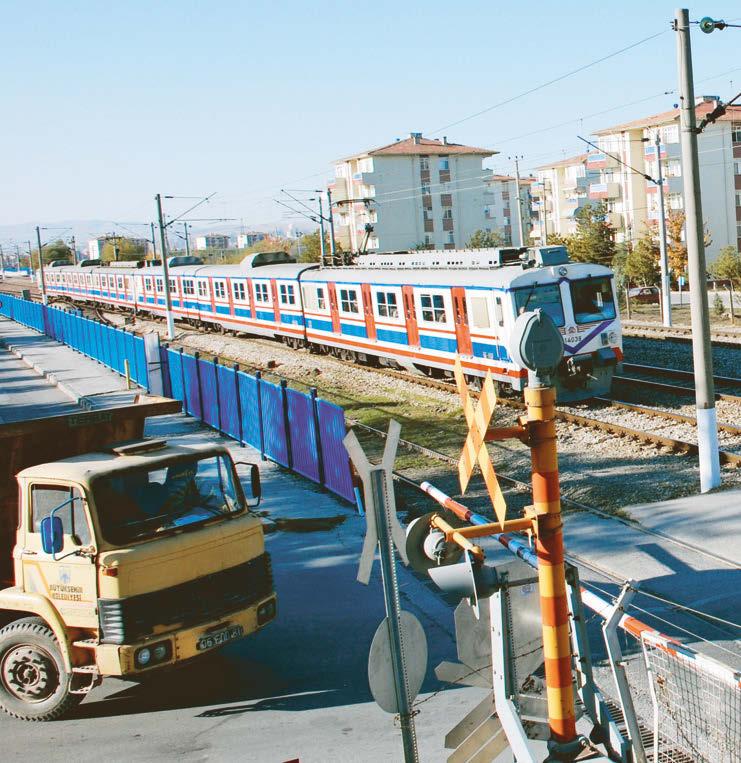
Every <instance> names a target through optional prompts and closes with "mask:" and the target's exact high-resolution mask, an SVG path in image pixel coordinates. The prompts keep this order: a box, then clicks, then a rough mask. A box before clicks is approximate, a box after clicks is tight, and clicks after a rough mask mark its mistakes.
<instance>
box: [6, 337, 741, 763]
mask: <svg viewBox="0 0 741 763" xmlns="http://www.w3.org/2000/svg"><path fill="white" fill-rule="evenodd" d="M0 323H1V322H0ZM26 333H27V334H29V335H32V334H33V332H28V331H27V332H26ZM73 356H74V357H73ZM78 358H80V356H78V355H77V354H76V353H73V352H72V351H71V350H68V349H64V348H56V349H53V348H52V350H51V353H50V354H49V355H48V356H47V361H46V362H48V363H49V365H50V367H51V365H52V364H54V363H56V365H57V366H60V367H66V368H68V370H69V369H74V368H77V367H78V366H77V363H78V360H77V359H78ZM96 368H97V376H100V377H111V378H110V379H109V380H108V383H110V384H113V383H114V382H115V381H116V378H114V377H115V375H114V374H112V373H110V372H108V371H105V370H104V369H102V367H101V366H99V365H97V364H96ZM51 370H53V369H51ZM76 383H77V385H78V388H77V392H79V393H82V394H85V389H86V387H85V384H84V383H82V382H80V381H79V379H78V381H77V382H76ZM95 383H96V384H99V383H100V381H99V380H96V381H95ZM0 415H2V410H1V409H0ZM147 434H149V435H152V436H163V435H166V436H168V437H172V436H177V437H183V438H187V439H198V440H202V439H204V438H214V437H217V435H215V434H214V433H212V432H210V431H208V430H205V429H204V428H202V427H200V426H199V425H198V424H197V423H196V422H194V421H193V420H191V419H187V418H185V417H182V416H168V417H162V418H161V419H156V420H150V422H149V423H148V429H147ZM231 447H233V449H234V451H235V453H238V454H239V456H240V459H241V460H259V455H258V454H256V453H255V452H254V451H252V450H251V449H248V448H240V447H238V446H236V445H234V444H233V443H232V445H231ZM261 474H262V477H263V484H264V494H265V499H264V501H263V504H262V506H261V507H260V510H261V511H264V513H265V519H266V522H267V524H268V526H269V528H270V529H272V530H273V532H271V533H270V534H269V535H268V539H267V544H268V550H269V551H270V553H271V555H272V558H273V567H274V572H275V580H276V589H277V591H278V595H279V616H278V619H277V620H276V621H275V622H274V623H272V624H271V625H270V626H269V627H267V628H266V629H265V630H264V631H263V632H261V633H259V634H257V635H256V636H254V637H252V638H248V639H245V640H244V641H242V642H239V643H237V644H234V645H230V646H229V647H227V648H225V649H224V650H222V651H220V652H218V653H213V654H211V655H209V656H208V657H206V658H205V659H204V660H203V661H201V662H200V663H198V664H196V665H194V666H192V667H190V668H188V669H185V670H183V671H180V672H177V673H173V674H170V675H166V676H162V677H160V678H158V679H156V680H152V681H151V682H149V683H147V684H146V685H135V684H131V683H124V682H120V681H115V680H108V681H105V682H104V684H103V685H102V686H101V687H99V688H98V689H96V690H95V692H94V693H93V694H92V695H91V696H90V697H89V698H88V699H86V701H85V702H84V703H83V704H82V705H81V707H80V708H79V710H78V711H77V712H76V714H75V715H74V716H72V717H71V718H69V719H68V720H64V721H59V722H56V723H52V724H45V725H31V724H22V723H20V722H16V721H13V720H11V719H9V718H6V717H0V735H1V737H2V739H3V753H4V759H7V760H21V759H24V760H26V759H29V758H31V759H43V760H48V761H56V760H60V761H61V760H67V759H69V758H70V757H72V756H73V757H74V758H75V759H76V760H79V761H96V763H99V761H100V760H101V758H103V757H105V758H106V759H108V760H115V761H118V760H127V761H150V760H152V761H154V760H158V761H159V760H175V759H177V760H184V761H201V760H210V761H222V760H250V761H268V762H273V761H274V762H276V763H280V762H281V761H287V760H291V759H294V758H300V759H301V761H303V762H305V761H322V762H324V761H369V762H370V761H397V760H401V758H402V756H401V745H400V736H399V731H398V729H397V728H395V726H394V723H393V719H392V718H391V716H389V715H387V714H385V713H383V712H382V711H381V710H380V709H379V708H378V707H377V706H376V705H375V704H374V703H373V702H372V699H371V697H370V694H369V690H368V684H367V676H366V660H367V652H368V647H369V644H370V640H371V638H372V635H373V633H374V631H375V629H376V627H377V625H378V623H379V622H380V620H381V618H382V617H383V614H384V613H383V601H382V593H381V587H380V579H379V571H378V567H377V566H376V568H375V570H374V575H373V579H372V580H371V583H370V585H369V586H367V587H366V586H363V585H360V584H359V583H357V582H356V580H355V576H356V573H357V561H358V556H359V553H360V545H361V543H362V537H363V533H364V520H363V519H362V518H361V517H359V516H357V514H356V513H355V511H354V510H353V508H352V507H350V506H348V505H346V504H344V503H342V502H341V501H339V500H337V499H335V498H334V497H332V496H331V495H328V494H326V493H323V492H321V491H320V490H319V489H318V488H316V487H315V486H314V485H312V484H310V483H308V482H306V481H305V480H303V479H301V478H299V477H296V476H294V475H291V474H288V473H287V472H285V471H284V470H282V469H280V468H279V467H277V466H275V465H273V464H271V463H268V462H262V463H261ZM738 498H739V497H738V495H737V494H733V493H723V494H718V495H717V496H713V497H711V499H708V498H706V497H703V498H696V499H693V500H688V501H687V502H672V505H661V504H653V505H652V504H647V505H645V506H640V507H630V508H629V513H630V515H631V516H632V517H634V518H635V519H638V520H640V521H641V522H643V523H644V524H645V525H647V526H650V527H653V528H655V529H656V530H659V531H664V532H669V531H671V530H672V528H677V532H678V533H682V537H686V538H687V539H690V538H691V539H692V541H693V542H696V543H698V544H701V543H702V542H703V538H709V539H711V540H712V541H713V543H712V545H713V546H714V547H717V548H719V549H722V552H723V554H724V555H725V556H727V557H728V558H729V561H730V562H731V563H719V562H717V561H714V560H711V559H709V558H708V557H705V556H703V555H702V554H699V553H698V552H696V551H693V550H691V549H688V548H684V547H681V546H677V545H675V544H672V543H670V542H668V541H666V540H665V539H663V538H661V537H659V536H656V535H646V534H645V533H642V532H640V530H638V529H636V528H635V527H629V526H626V525H624V524H621V523H619V522H617V521H615V520H610V519H600V518H598V517H594V516H591V515H587V514H572V515H569V516H568V517H567V518H566V529H565V532H566V537H567V545H568V548H569V550H570V551H571V552H572V553H575V554H577V555H578V556H579V558H580V559H581V560H583V561H584V563H585V564H584V566H583V567H582V578H583V580H584V581H585V582H586V583H587V584H588V585H590V586H597V587H599V588H601V589H603V590H605V591H607V592H608V594H609V593H614V592H615V591H616V585H615V584H614V582H611V580H610V577H609V575H607V574H602V573H600V569H602V570H603V571H604V572H605V573H607V572H610V573H618V574H619V575H621V576H622V577H632V578H635V579H638V580H641V581H642V584H643V585H644V586H645V587H646V588H648V589H650V590H651V591H654V592H655V593H658V594H661V595H664V596H667V597H669V598H671V599H673V600H674V601H677V600H678V601H680V603H682V604H684V605H686V606H696V607H698V608H700V609H705V610H706V611H708V612H711V613H712V614H715V615H716V616H718V617H722V618H734V617H735V618H738V612H739V611H740V610H741V599H739V590H741V586H739V573H738V567H737V566H735V567H734V566H733V564H732V562H733V561H734V560H735V561H736V565H737V564H738V561H739V552H738V546H737V543H734V541H732V540H729V541H727V542H725V541H724V540H723V535H724V532H727V531H729V530H730V532H731V533H732V534H734V535H735V538H736V539H737V538H738V519H737V512H735V506H736V505H737V501H738ZM716 501H717V502H718V505H717V506H716V503H715V502H716ZM499 553H501V554H504V553H505V552H504V551H502V550H500V551H499ZM719 553H720V552H719ZM400 580H401V586H402V588H401V595H402V601H403V605H404V607H405V608H407V609H409V610H410V611H412V612H413V613H414V614H416V615H417V617H418V618H419V619H420V621H421V622H422V624H423V626H424V629H425V632H426V635H427V640H428V645H429V653H430V658H429V662H428V672H427V676H426V679H425V683H424V685H423V688H422V694H421V695H420V698H419V699H420V700H427V701H425V702H424V703H423V704H420V705H419V708H418V709H419V711H420V712H419V715H418V716H417V718H416V721H417V730H418V737H419V740H420V750H421V759H422V760H424V761H442V760H445V758H446V752H445V751H444V750H443V748H442V739H443V736H444V732H445V731H446V730H448V729H449V728H450V727H451V726H452V725H453V724H454V723H455V722H456V721H457V720H458V719H459V718H461V717H462V716H463V715H465V713H466V712H467V711H468V710H469V709H471V708H472V707H473V706H474V705H475V704H476V703H477V702H478V701H479V699H480V698H482V697H483V695H484V693H485V692H484V690H483V689H474V688H465V689H451V688H449V687H447V688H446V687H445V686H443V685H441V684H440V683H439V682H438V681H437V680H436V679H435V677H434V674H433V673H432V669H433V668H434V666H435V665H436V664H438V663H439V662H440V661H441V660H443V659H447V660H453V659H455V643H454V627H453V618H452V608H451V606H449V605H448V604H446V603H445V602H443V600H442V599H441V598H440V597H439V596H438V595H437V594H435V593H433V592H432V591H431V589H430V587H429V586H428V585H425V584H424V583H423V582H422V581H420V580H419V579H418V578H416V577H415V576H414V575H413V574H411V573H410V572H408V571H407V570H405V569H403V568H401V570H400ZM639 604H640V606H641V607H644V608H645V609H646V610H647V611H648V614H646V615H645V617H646V619H649V621H650V622H653V623H654V624H655V625H657V626H658V627H661V628H662V630H665V631H669V632H673V633H675V634H676V635H679V636H680V637H682V638H684V639H686V640H687V641H689V642H691V643H693V644H695V645H699V646H700V648H703V649H706V650H708V651H714V652H715V653H716V654H720V655H722V656H723V658H724V659H726V661H729V662H732V661H733V660H734V659H735V657H734V654H732V653H729V652H727V651H723V650H724V649H726V650H731V652H735V653H736V654H737V653H738V651H737V643H735V642H734V638H735V637H736V636H737V632H736V631H734V630H733V628H731V627H729V626H725V625H722V624H720V623H717V622H714V621H711V620H707V619H705V620H699V619H697V618H696V617H694V616H693V615H691V614H690V613H687V612H682V611H677V609H676V607H674V606H672V605H667V604H665V603H662V602H658V601H654V600H649V599H645V598H644V599H642V600H640V602H639ZM657 618H662V619H666V620H668V621H669V623H668V624H665V625H663V626H662V624H661V621H660V620H658V619H657ZM682 628H685V629H687V630H689V631H690V632H691V634H687V633H686V632H684V631H682V630H681V629H682ZM590 629H591V632H592V635H593V637H594V638H593V645H594V654H595V660H596V661H597V663H598V664H599V665H600V667H599V668H598V677H599V680H600V681H601V682H602V685H603V687H604V688H605V689H606V690H607V691H608V692H609V691H611V689H612V682H611V677H610V675H609V671H608V670H607V668H606V667H605V666H604V662H603V657H604V654H603V650H602V649H601V648H600V646H599V643H600V642H599V636H600V634H599V622H597V621H596V620H592V621H591V623H590ZM702 639H709V640H711V641H712V642H714V643H713V644H707V643H705V642H704V641H703V640H702ZM626 646H627V647H628V649H629V651H631V652H632V654H631V655H630V657H629V669H630V671H631V677H632V680H634V685H635V687H636V688H637V690H638V691H637V694H638V696H637V699H638V705H639V709H640V710H641V711H642V712H644V713H646V714H647V715H648V714H649V713H650V709H649V706H648V703H647V702H646V701H645V687H642V686H641V683H640V681H641V679H640V675H639V668H640V659H638V652H637V651H636V650H635V648H634V645H630V644H627V643H626ZM648 717H650V715H648Z"/></svg>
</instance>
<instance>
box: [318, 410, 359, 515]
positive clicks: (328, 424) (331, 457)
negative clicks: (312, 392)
mask: <svg viewBox="0 0 741 763" xmlns="http://www.w3.org/2000/svg"><path fill="white" fill-rule="evenodd" d="M317 410H318V412H319V434H320V436H321V447H322V456H323V458H324V478H325V484H326V486H327V487H328V488H329V489H330V490H331V491H332V492H333V493H337V495H340V496H342V497H343V498H346V499H347V500H348V501H352V502H353V503H354V502H355V494H354V492H353V483H352V474H351V472H350V457H349V456H348V454H347V451H346V450H345V446H344V445H343V443H342V440H343V439H344V437H345V434H346V430H345V412H344V411H343V410H342V408H340V407H339V406H338V405H334V403H328V402H327V401H326V400H317Z"/></svg>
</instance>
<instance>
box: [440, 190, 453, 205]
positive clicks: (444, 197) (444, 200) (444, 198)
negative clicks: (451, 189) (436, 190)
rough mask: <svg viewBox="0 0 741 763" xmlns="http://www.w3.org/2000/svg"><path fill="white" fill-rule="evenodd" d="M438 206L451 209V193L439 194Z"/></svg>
mask: <svg viewBox="0 0 741 763" xmlns="http://www.w3.org/2000/svg"><path fill="white" fill-rule="evenodd" d="M440 204H442V206H444V207H452V206H453V194H452V193H441V194H440Z"/></svg>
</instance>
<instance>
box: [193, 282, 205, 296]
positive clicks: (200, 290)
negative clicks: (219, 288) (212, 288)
mask: <svg viewBox="0 0 741 763" xmlns="http://www.w3.org/2000/svg"><path fill="white" fill-rule="evenodd" d="M196 283H197V284H198V296H199V297H206V296H208V284H207V283H206V281H203V280H201V281H197V282H196Z"/></svg>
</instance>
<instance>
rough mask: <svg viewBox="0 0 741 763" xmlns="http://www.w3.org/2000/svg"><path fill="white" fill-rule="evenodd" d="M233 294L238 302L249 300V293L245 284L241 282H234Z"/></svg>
mask: <svg viewBox="0 0 741 763" xmlns="http://www.w3.org/2000/svg"><path fill="white" fill-rule="evenodd" d="M232 294H233V295H234V299H235V301H237V302H244V301H245V300H246V299H247V292H246V291H245V288H244V283H242V282H241V281H232Z"/></svg>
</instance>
